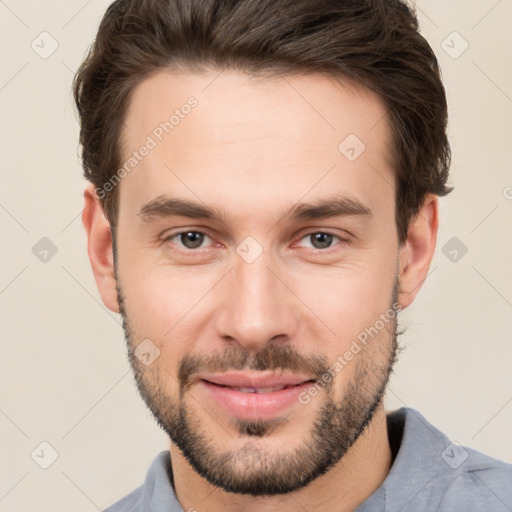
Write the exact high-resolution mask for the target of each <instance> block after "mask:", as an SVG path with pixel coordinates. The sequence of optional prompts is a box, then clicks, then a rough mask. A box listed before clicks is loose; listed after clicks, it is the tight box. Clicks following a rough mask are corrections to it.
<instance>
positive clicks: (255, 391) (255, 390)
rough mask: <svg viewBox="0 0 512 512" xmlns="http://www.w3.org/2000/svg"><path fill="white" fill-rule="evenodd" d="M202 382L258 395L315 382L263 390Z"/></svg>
mask: <svg viewBox="0 0 512 512" xmlns="http://www.w3.org/2000/svg"><path fill="white" fill-rule="evenodd" d="M204 381H205V382H207V383H208V384H212V385H214V386H220V387H223V388H229V389H233V390H234V391H239V392H240V393H258V394H265V393H274V392H276V391H281V390H283V389H289V388H292V387H295V386H300V385H301V384H306V383H310V384H313V383H314V382H315V381H314V380H308V381H304V382H302V383H300V384H287V385H285V386H270V387H266V388H263V387H260V388H254V387H242V386H227V385H224V384H217V383H215V382H211V381H208V380H205V379H204Z"/></svg>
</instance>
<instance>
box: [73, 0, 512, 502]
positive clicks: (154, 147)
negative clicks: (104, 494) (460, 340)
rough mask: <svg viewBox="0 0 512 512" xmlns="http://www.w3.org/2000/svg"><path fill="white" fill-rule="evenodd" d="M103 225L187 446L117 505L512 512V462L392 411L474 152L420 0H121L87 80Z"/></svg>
mask: <svg viewBox="0 0 512 512" xmlns="http://www.w3.org/2000/svg"><path fill="white" fill-rule="evenodd" d="M75 99H76V102H77V106H78V112H79V115H80V122H81V135H80V137H81V144H82V146H83V154H82V157H83V165H84V172H85V176H86V178H87V179H88V181H89V182H90V184H89V185H88V186H87V188H86V190H85V208H84V212H83V222H84V225H85V228H86V231H87V235H88V252H89V257H90V260H91V264H92V268H93V271H94V275H95V278H96V282H97V285H98V289H99V292H100V294H101V297H102V300H103V302H104V303H105V304H106V306H107V307H109V308H110V309H111V310H112V311H115V312H119V313H121V315H122V317H123V321H124V330H125V335H126V340H127V345H128V349H129V350H128V353H129V359H130V362H131V365H132V367H133V370H134V374H135V378H136V382H137V385H138V389H139V391H140V394H141V396H142V398H143V399H144V401H145V402H146V404H147V405H148V407H149V409H150V410H151V412H152V413H153V415H154V417H155V418H156V420H157V421H158V423H159V425H160V426H161V427H162V429H163V430H164V431H165V433H166V434H167V435H168V436H169V440H170V445H169V448H170V450H169V451H164V452H162V453H160V454H159V455H158V456H157V457H156V459H155V461H154V462H153V464H152V465H151V467H150V468H149V470H148V473H147V477H146V481H145V483H144V484H143V485H142V486H141V487H139V488H138V489H136V490H135V491H133V492H132V493H131V494H129V495H128V496H127V497H125V498H123V499H122V500H121V501H119V502H118V503H116V504H115V505H113V506H112V507H110V508H108V509H107V510H108V511H112V512H113V511H135V510H136V511H153V512H163V511H179V510H187V511H199V512H211V511H220V510H221V511H234V510H237V511H239V510H244V511H270V510H272V511H274V510H279V511H292V510H293V511H296V510H307V511H320V510H322V511H334V510H336V511H340V512H342V511H343V512H344V511H353V510H357V511H365V512H367V511H383V510H386V511H391V510H397V511H398V510H404V511H406V510H408V511H415V512H419V511H454V510H460V511H476V510H479V511H480V510H483V509H488V510H493V511H506V510H512V490H511V489H512V486H511V484H512V467H511V466H510V465H508V464H505V463H504V462H500V461H498V460H495V459H492V458H490V457H488V456H486V455H483V454H480V453H478V452H476V451H474V450H472V449H470V448H463V447H460V446H457V445H455V444H452V443H451V442H450V440H449V439H448V438H447V437H446V436H445V435H444V434H442V433H441V432H439V431H438V430H437V429H436V428H435V427H433V426H432V425H430V424H429V423H428V422H427V421H426V419H425V418H423V416H422V415H421V414H420V413H419V412H417V411H415V410H413V409H408V408H402V409H400V410H398V411H395V412H392V413H389V414H386V411H385V409H384V404H383V397H384V393H385V389H386V384H387V382H388V378H389V375H390V373H391V371H392V368H393V364H394V362H395V360H396V356H397V352H398V344H397V338H398V334H399V333H398V330H397V325H398V322H397V315H398V313H399V311H401V310H402V309H404V308H407V307H408V306H409V305H410V304H411V303H412V301H413V300H414V298H415V296H416V294H417V293H418V291H419V290H420V288H421V286H422V284H423V282H424V280H425V279H426V276H427V272H428V269H429V265H430V262H431V259H432V255H433V253H434V249H435V244H436V233H437V228H438V196H443V195H445V194H447V193H448V192H449V191H450V188H449V187H447V185H446V182H447V178H448V168H449V161H450V148H449V144H448V141H447V138H446V123H447V107H446V98H445V93H444V89H443V86H442V83H441V80H440V75H439V68H438V63H437V60H436V58H435V56H434V54H433V52H432V50H431V48H430V47H429V45H428V43H427V42H426V41H425V39H424V38H423V37H422V36H421V35H420V34H419V32H418V26H417V20H416V17H415V15H414V13H413V12H412V10H411V9H410V8H408V7H407V6H406V5H405V4H403V3H402V2H400V1H398V0H386V1H384V0H366V1H357V2H355V1H343V0H325V1H321V2H319V1H316V2H312V1H310V0H272V1H270V0H250V1H249V0H230V1H226V0H142V1H141V0H138V1H135V0H131V1H130V0H120V1H116V2H114V3H113V4H112V5H111V6H110V7H109V9H108V11H107V13H106V14H105V17H104V18H103V20H102V23H101V26H100V28H99V32H98V36H97V39H96V41H95V43H94V45H93V47H92V48H91V50H90V52H89V55H88V56H87V58H86V59H85V61H84V63H83V64H82V66H81V68H80V70H79V71H78V73H77V76H76V78H75Z"/></svg>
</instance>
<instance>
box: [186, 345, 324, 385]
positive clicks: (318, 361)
mask: <svg viewBox="0 0 512 512" xmlns="http://www.w3.org/2000/svg"><path fill="white" fill-rule="evenodd" d="M229 370H257V371H269V370H271V371H275V370H281V371H289V372H290V373H294V372H295V373H306V374H307V375H312V376H314V378H315V379H317V380H318V379H321V378H322V375H325V373H327V372H328V370H329V364H328V363H327V360H326V359H325V358H324V357H323V356H320V355H307V356H306V355H301V354H299V353H298V352H297V351H296V350H295V349H294V348H293V347H291V346H289V345H272V344H271V345H268V346H266V347H265V348H264V349H263V350H261V351H260V352H257V353H250V352H246V351H244V350H243V349H241V348H237V347H228V348H226V350H223V351H222V352H221V353H214V354H208V355H201V354H186V355H185V356H184V357H183V359H182V360H181V362H180V365H179V370H178V380H179V383H180V387H181V388H182V389H183V390H186V389H188V387H189V386H190V382H191V377H192V376H193V375H195V374H197V373H222V372H226V371H229Z"/></svg>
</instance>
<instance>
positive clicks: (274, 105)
mask: <svg viewBox="0 0 512 512" xmlns="http://www.w3.org/2000/svg"><path fill="white" fill-rule="evenodd" d="M385 114H386V109H385V105H384V103H383V102H382V100H381V99H380V98H379V96H377V95H375V94H374V93H372V92H371V91H370V90H368V89H367V88H365V87H363V86H361V85H357V84H355V83H353V82H348V81H346V80H344V81H339V80H335V79H334V78H332V77H327V76H325V75H320V74H309V75H301V76H281V77H274V78H272V79H254V78H251V77H250V76H249V75H247V74H245V73H242V72H236V71H228V70H225V71H222V72H219V71H218V70H217V71H213V70H212V71H209V72H205V73H202V74H195V73H171V72H163V71H160V72H157V73H155V74H154V75H152V76H151V77H149V78H147V79H146V80H144V81H143V82H141V83H140V84H139V85H138V86H137V87H136V88H135V89H134V90H133V92H132V95H131V98H130V103H129V106H128V109H127V112H126V115H125V119H124V121H125V128H124V130H123V133H122V138H121V140H122V165H124V164H127V163H128V162H129V160H130V159H132V161H131V163H132V164H134V165H133V166H130V165H125V168H126V170H127V171H128V172H126V173H124V174H125V176H126V177H125V178H123V183H122V184H121V190H120V198H121V205H122V204H123V200H124V201H127V203H129V204H131V203H136V204H138V205H140V204H141V203H143V202H147V201H149V200H151V199H154V198H155V197H157V196H160V195H163V194H168V193H174V195H176V194H178V195H181V196H187V195H188V196H189V197H190V193H195V195H199V196H200V199H202V198H203V197H204V198H208V197H209V196H211V195H212V193H215V196H216V199H217V201H223V200H226V199H228V198H230V204H235V203H237V202H238V206H241V207H242V206H243V205H244V203H245V204H246V201H247V199H248V198H249V197H250V198H251V199H252V201H253V202H254V200H255V198H256V197H260V196H264V197H265V198H267V199H268V198H272V199H273V200H274V201H278V202H279V201H280V202H282V201H286V200H288V199H287V197H289V199H290V200H293V199H295V200H297V199H299V198H300V197H301V196H303V195H304V194H306V193H308V194H309V196H310V198H313V196H314V195H315V194H321V193H322V191H323V192H326V191H329V192H332V191H333V188H336V191H339V192H342V193H344V192H350V193H351V194H352V195H353V196H355V197H358V196H359V197H360V198H361V199H362V200H363V196H366V199H368V198H369V199H370V201H373V202H375V201H376V202H379V201H380V200H382V195H383V193H384V195H386V194H387V195H389V194H391V195H393V185H392V184H393V183H394V180H393V173H392V171H391V168H390V166H389V158H388V155H389V151H390V149H391V148H390V143H389V139H390V133H389V127H388V124H387V119H386V115H385ZM144 146H146V147H148V148H149V149H148V150H147V151H146V150H144V151H143V153H144V156H142V157H141V155H140V154H139V155H138V159H137V161H136V162H135V161H134V160H133V158H135V157H134V156H133V152H134V151H136V152H138V150H139V149H141V148H143V147H144ZM139 153H141V152H140V151H139ZM386 188H387V189H390V188H391V190H385V189H386ZM234 190H236V192H237V198H238V201H237V199H236V198H233V197H232V196H233V194H232V192H233V191H234ZM308 190H309V192H308ZM285 192H286V194H285ZM285 195H286V197H285ZM368 196H371V197H368ZM363 202H368V201H364V200H363ZM267 206H268V202H267V204H266V205H265V208H266V207H267Z"/></svg>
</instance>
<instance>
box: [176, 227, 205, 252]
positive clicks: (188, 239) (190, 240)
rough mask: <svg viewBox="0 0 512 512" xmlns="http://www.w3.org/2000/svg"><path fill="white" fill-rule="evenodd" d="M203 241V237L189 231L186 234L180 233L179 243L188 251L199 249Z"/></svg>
mask: <svg viewBox="0 0 512 512" xmlns="http://www.w3.org/2000/svg"><path fill="white" fill-rule="evenodd" d="M203 239H204V235H202V234H201V233H197V232H195V231H189V232H188V233H182V235H181V241H182V243H183V245H184V246H185V247H187V248H188V249H195V248H196V247H199V246H200V245H201V244H202V242H203Z"/></svg>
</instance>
